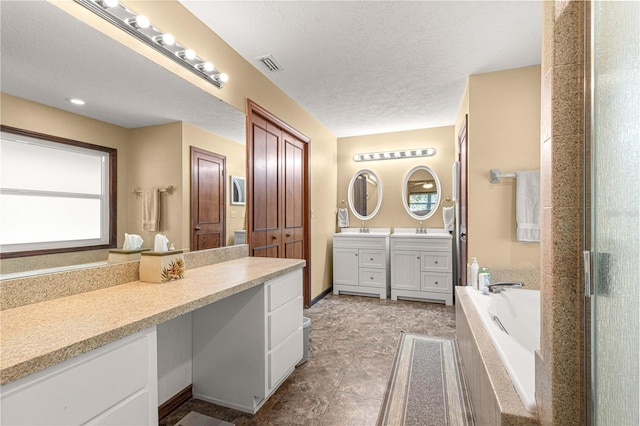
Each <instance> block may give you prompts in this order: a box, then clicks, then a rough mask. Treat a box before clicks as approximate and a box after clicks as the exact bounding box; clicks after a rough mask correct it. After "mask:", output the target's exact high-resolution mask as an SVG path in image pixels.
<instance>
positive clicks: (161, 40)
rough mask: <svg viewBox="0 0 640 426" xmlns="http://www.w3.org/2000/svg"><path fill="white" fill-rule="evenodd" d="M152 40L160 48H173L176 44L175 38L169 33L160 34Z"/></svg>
mask: <svg viewBox="0 0 640 426" xmlns="http://www.w3.org/2000/svg"><path fill="white" fill-rule="evenodd" d="M153 39H154V40H155V42H156V43H158V44H160V45H162V46H173V45H174V44H175V43H176V38H175V37H174V36H173V35H171V34H169V33H166V34H162V35H160V36H157V37H154V38H153Z"/></svg>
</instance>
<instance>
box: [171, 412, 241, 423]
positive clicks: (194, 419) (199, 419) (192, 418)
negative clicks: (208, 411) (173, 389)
mask: <svg viewBox="0 0 640 426" xmlns="http://www.w3.org/2000/svg"><path fill="white" fill-rule="evenodd" d="M176 426H234V424H233V423H229V422H225V421H224V420H220V419H214V418H213V417H209V416H205V415H204V414H200V413H196V412H195V411H191V412H190V413H189V414H187V415H186V416H184V417H183V418H182V419H180V421H179V422H178V423H176Z"/></svg>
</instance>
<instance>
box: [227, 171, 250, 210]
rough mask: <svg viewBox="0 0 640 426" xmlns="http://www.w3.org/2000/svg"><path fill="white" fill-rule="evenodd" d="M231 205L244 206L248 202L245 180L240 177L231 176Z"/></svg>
mask: <svg viewBox="0 0 640 426" xmlns="http://www.w3.org/2000/svg"><path fill="white" fill-rule="evenodd" d="M229 199H230V201H229V203H230V204H231V205H235V206H244V205H245V202H246V188H245V179H244V178H243V177H240V176H231V188H230V190H229Z"/></svg>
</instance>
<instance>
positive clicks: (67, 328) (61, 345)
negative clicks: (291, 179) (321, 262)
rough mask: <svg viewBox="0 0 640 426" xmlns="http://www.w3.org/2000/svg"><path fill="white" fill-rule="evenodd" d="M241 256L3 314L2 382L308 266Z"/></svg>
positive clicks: (0, 339) (294, 261) (0, 325)
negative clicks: (177, 276)
mask: <svg viewBox="0 0 640 426" xmlns="http://www.w3.org/2000/svg"><path fill="white" fill-rule="evenodd" d="M304 264H305V261H304V260H297V259H273V258H260V257H243V258H240V259H235V260H231V261H228V262H222V263H217V264H214V265H209V266H204V267H201V268H196V269H190V270H188V271H186V273H185V278H184V279H182V280H178V281H171V282H169V283H164V284H155V283H147V282H141V281H135V282H130V283H126V284H121V285H117V286H113V287H108V288H104V289H100V290H95V291H88V292H85V293H80V294H76V295H73V296H67V297H60V298H57V299H52V300H48V301H45V302H40V303H33V304H30V305H26V306H21V307H18V308H13V309H7V310H4V311H1V312H0V331H1V333H0V335H1V337H0V384H5V383H8V382H11V381H14V380H17V379H19V378H21V377H24V376H27V375H29V374H32V373H35V372H36V371H40V370H43V369H45V368H47V367H49V366H51V365H54V364H57V363H60V362H62V361H65V360H67V359H69V358H72V357H74V356H77V355H79V354H81V353H84V352H88V351H90V350H92V349H95V348H98V347H100V346H103V345H105V344H107V343H110V342H113V341H116V340H118V339H121V338H123V337H125V336H128V335H130V334H133V333H136V332H138V331H140V330H144V329H146V328H149V327H152V326H155V325H157V324H160V323H162V322H164V321H167V320H169V319H172V318H175V317H177V316H179V315H182V314H185V313H188V312H191V311H194V310H196V309H198V308H200V307H202V306H205V305H208V304H210V303H212V302H215V301H216V300H220V299H223V298H225V297H229V296H231V295H233V294H236V293H239V292H241V291H244V290H247V289H249V288H251V287H255V286H256V285H260V284H262V283H264V282H265V281H267V280H270V279H272V278H275V277H278V276H280V275H283V274H285V273H287V272H290V271H292V270H295V269H297V268H301V267H303V266H304Z"/></svg>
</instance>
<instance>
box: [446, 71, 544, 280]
mask: <svg viewBox="0 0 640 426" xmlns="http://www.w3.org/2000/svg"><path fill="white" fill-rule="evenodd" d="M466 102H467V99H466V96H465V98H463V102H462V105H461V113H460V115H459V120H460V119H462V117H463V113H464V109H465V108H466ZM468 111H469V129H468V131H469V134H468V135H469V136H468V161H469V176H468V181H469V188H468V194H469V195H468V211H469V217H468V229H467V231H468V232H467V233H468V255H469V258H471V257H477V258H478V262H479V263H480V265H481V266H489V267H522V268H534V269H537V268H539V262H540V244H539V243H524V242H518V241H516V221H515V206H516V202H515V187H516V185H515V184H516V182H515V179H513V178H505V179H503V180H502V182H501V183H498V184H491V183H490V182H489V170H490V169H500V170H502V171H503V172H515V171H519V170H538V169H539V168H540V66H531V67H525V68H518V69H512V70H505V71H497V72H491V73H486V74H478V75H472V76H470V77H469V83H468ZM456 140H457V135H456Z"/></svg>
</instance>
